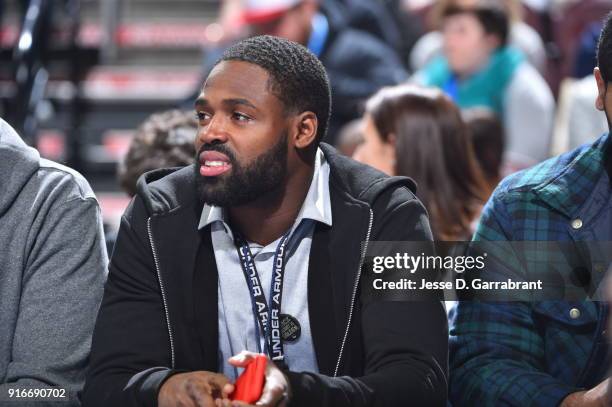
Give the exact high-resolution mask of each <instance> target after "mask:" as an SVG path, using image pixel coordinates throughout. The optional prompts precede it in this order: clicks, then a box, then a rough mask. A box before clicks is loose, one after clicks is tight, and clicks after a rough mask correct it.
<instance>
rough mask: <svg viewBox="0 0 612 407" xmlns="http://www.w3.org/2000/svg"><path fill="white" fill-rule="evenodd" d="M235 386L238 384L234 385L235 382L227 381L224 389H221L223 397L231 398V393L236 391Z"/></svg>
mask: <svg viewBox="0 0 612 407" xmlns="http://www.w3.org/2000/svg"><path fill="white" fill-rule="evenodd" d="M235 388H236V386H234V385H233V384H231V383H227V384H226V385H224V386H223V389H222V391H221V397H222V398H224V399H227V398H229V396H230V394H232V393H233V392H234V390H235Z"/></svg>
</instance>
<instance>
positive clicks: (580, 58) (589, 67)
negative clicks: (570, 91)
mask: <svg viewBox="0 0 612 407" xmlns="http://www.w3.org/2000/svg"><path fill="white" fill-rule="evenodd" d="M602 26H603V25H602V23H601V22H600V21H596V22H594V23H591V24H589V26H588V27H587V28H586V29H585V30H584V32H583V33H582V35H581V36H580V41H579V43H578V49H577V50H576V58H575V60H574V77H575V78H584V77H586V76H590V75H592V74H593V69H595V67H596V66H597V52H596V51H597V41H598V40H599V33H600V32H601V28H602ZM589 82H591V83H592V82H593V78H590V80H589Z"/></svg>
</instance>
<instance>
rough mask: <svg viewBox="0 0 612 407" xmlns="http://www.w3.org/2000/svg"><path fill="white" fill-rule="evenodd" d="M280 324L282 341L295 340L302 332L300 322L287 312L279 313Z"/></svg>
mask: <svg viewBox="0 0 612 407" xmlns="http://www.w3.org/2000/svg"><path fill="white" fill-rule="evenodd" d="M280 325H281V326H280V328H281V336H282V337H283V341H287V342H294V341H297V340H298V338H299V337H300V335H301V334H302V327H300V323H299V322H298V320H297V319H296V318H294V317H292V316H291V315H289V314H281V316H280Z"/></svg>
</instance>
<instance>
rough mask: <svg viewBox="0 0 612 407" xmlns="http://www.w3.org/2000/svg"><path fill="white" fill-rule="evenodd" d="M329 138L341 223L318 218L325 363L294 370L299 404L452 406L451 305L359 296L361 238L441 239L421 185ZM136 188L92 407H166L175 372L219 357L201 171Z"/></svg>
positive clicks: (107, 305) (100, 327) (88, 401)
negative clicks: (341, 149) (198, 183)
mask: <svg viewBox="0 0 612 407" xmlns="http://www.w3.org/2000/svg"><path fill="white" fill-rule="evenodd" d="M321 148H322V149H323V152H324V154H325V156H326V158H327V161H328V163H329V165H330V195H331V196H330V198H331V207H332V218H333V226H331V227H328V226H326V225H323V224H318V225H317V226H316V228H315V231H314V235H313V242H312V246H311V251H310V260H309V275H308V307H309V313H310V326H311V331H312V339H313V343H314V349H315V353H316V359H317V362H318V367H319V371H320V373H319V374H314V373H294V372H289V373H287V375H288V377H289V381H290V383H291V388H292V392H293V400H292V402H291V406H292V407H295V406H309V407H319V406H323V407H343V406H347V407H348V406H388V407H391V406H393V407H395V406H419V407H424V406H444V405H445V403H446V394H447V379H446V378H447V365H448V362H447V357H448V356H447V325H446V313H445V312H444V308H443V306H442V303H441V302H440V301H438V300H435V299H434V300H431V301H418V302H417V301H369V302H367V303H366V302H364V301H362V299H361V296H360V295H359V293H360V289H359V282H360V276H361V269H362V263H363V252H362V242H368V241H370V240H379V241H417V240H418V241H423V240H426V241H431V232H430V229H429V225H428V221H427V215H426V212H425V209H424V208H423V206H422V205H421V203H420V202H419V201H418V200H417V198H416V197H415V196H414V194H413V193H412V192H411V188H412V187H413V186H414V184H413V183H412V181H410V180H409V179H407V178H399V177H396V178H391V177H387V176H385V175H383V174H382V173H380V172H378V171H376V170H374V169H372V168H370V167H367V166H365V165H362V164H359V163H357V162H355V161H353V160H351V159H348V158H345V157H343V156H341V155H340V154H339V153H337V152H336V151H335V150H334V149H333V148H332V147H329V146H327V145H324V144H322V145H321ZM138 190H139V192H138V195H137V196H136V197H135V199H134V200H133V201H132V203H131V204H130V206H129V208H128V209H127V210H126V213H125V214H124V216H123V218H122V221H121V229H120V231H119V235H118V238H117V242H116V245H115V249H114V252H113V255H112V259H111V264H110V272H109V276H108V281H107V284H106V287H105V292H104V299H103V301H102V305H101V308H100V313H99V315H98V320H97V322H96V328H95V331H94V338H93V344H92V352H91V365H90V370H89V373H88V377H87V381H86V385H85V389H84V391H83V394H82V397H83V403H84V406H85V407H96V406H100V407H108V406H155V405H157V393H158V391H159V388H160V386H161V384H162V383H163V381H164V380H165V379H167V378H168V377H169V376H170V375H172V374H174V373H176V372H181V371H196V370H206V371H213V372H214V371H218V368H219V366H218V362H219V361H218V354H219V353H218V352H219V351H218V315H217V272H218V271H217V267H216V262H215V257H214V252H213V248H212V243H211V238H210V230H209V229H208V228H205V229H203V230H202V231H199V230H198V223H199V218H200V214H201V210H202V205H201V204H198V200H197V197H196V192H195V191H196V187H195V171H194V169H193V167H187V168H184V169H179V170H159V171H154V172H152V173H148V174H147V175H145V176H144V177H143V178H141V180H140V181H139V184H138Z"/></svg>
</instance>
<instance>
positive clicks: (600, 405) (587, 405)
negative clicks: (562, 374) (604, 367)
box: [559, 379, 612, 407]
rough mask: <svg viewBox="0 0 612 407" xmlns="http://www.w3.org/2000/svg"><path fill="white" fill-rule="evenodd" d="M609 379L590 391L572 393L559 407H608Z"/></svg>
mask: <svg viewBox="0 0 612 407" xmlns="http://www.w3.org/2000/svg"><path fill="white" fill-rule="evenodd" d="M610 406H612V397H610V379H606V380H604V381H603V382H601V383H599V384H598V385H597V386H596V387H593V388H592V389H591V390H586V391H579V392H576V393H572V394H570V395H569V396H567V397H566V398H565V399H563V402H561V405H560V406H559V407H610Z"/></svg>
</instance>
